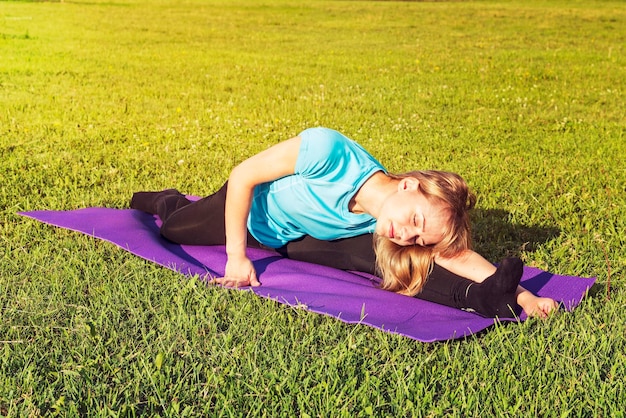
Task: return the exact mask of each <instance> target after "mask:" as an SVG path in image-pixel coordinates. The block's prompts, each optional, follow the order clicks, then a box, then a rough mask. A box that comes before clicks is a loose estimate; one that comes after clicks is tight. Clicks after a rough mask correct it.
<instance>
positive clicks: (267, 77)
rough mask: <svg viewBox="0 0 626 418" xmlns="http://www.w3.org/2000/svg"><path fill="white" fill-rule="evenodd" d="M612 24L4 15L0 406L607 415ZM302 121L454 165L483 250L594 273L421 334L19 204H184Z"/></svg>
mask: <svg viewBox="0 0 626 418" xmlns="http://www.w3.org/2000/svg"><path fill="white" fill-rule="evenodd" d="M624 28H626V7H625V6H624V3H623V2H618V1H615V2H612V1H564V0H563V1H545V2H543V1H511V2H509V1H506V2H505V1H485V2H449V3H447V2H443V3H439V2H436V3H428V2H427V3H421V2H391V1H386V2H369V1H317V0H312V1H307V2H300V1H296V0H293V1H287V0H264V1H252V0H249V1H244V0H235V1H230V0H222V1H220V0H206V1H202V0H186V1H180V2H178V1H177V2H174V1H171V2H168V1H159V0H146V1H135V0H128V1H106V2H100V1H89V2H88V1H84V2H83V1H80V0H77V1H65V2H6V1H1V2H0V176H1V179H2V181H1V182H0V242H1V244H0V305H1V306H2V316H1V319H0V351H1V355H0V414H2V415H7V416H16V417H17V416H39V415H58V416H79V415H80V416H138V415H147V416H206V415H209V416H240V415H249V416H259V415H260V416H264V415H265V416H279V415H282V416H301V417H307V416H311V417H315V416H323V417H325V416H345V417H352V416H441V415H449V416H463V417H465V416H515V417H517V416H544V417H551V416H594V417H596V416H597V417H609V416H624V412H623V411H624V410H626V402H625V401H624V399H626V393H625V390H624V385H625V384H624V380H625V377H626V366H625V365H626V355H625V354H624V353H625V352H626V344H625V341H626V328H625V327H624V323H625V321H626V313H625V311H624V306H625V305H626V292H625V284H626V283H625V278H624V271H625V269H626V242H625V240H626V238H625V237H626V234H625V232H624V231H626V197H625V196H626V189H625V187H626V171H625V167H626V164H625V163H626V158H625V157H624V156H625V155H626V138H625V135H624V133H625V119H624V115H625V113H626V112H625V110H626V109H625V106H624V93H625V91H626V74H625V73H626V72H625V66H626V59H625V57H624V52H625V51H624V45H626V42H625V41H626V31H625V29H624ZM314 125H325V126H329V127H334V128H337V129H339V130H342V131H343V132H345V133H346V134H348V135H350V136H352V137H354V138H355V139H358V140H359V141H360V142H361V143H362V144H363V145H364V146H366V147H367V148H368V149H369V150H371V151H372V152H373V153H374V155H376V156H377V157H379V159H380V160H381V161H382V162H383V163H384V164H385V165H386V166H387V167H388V168H389V169H390V170H391V171H397V172H401V171H408V170H411V169H414V168H440V169H447V170H452V171H457V172H459V173H461V174H462V175H463V176H465V177H466V178H467V179H468V181H469V182H470V184H471V186H472V187H473V188H474V190H475V191H476V193H477V194H478V195H479V204H478V208H477V210H476V212H475V214H474V233H475V238H476V239H475V241H476V247H477V250H479V251H480V252H481V253H483V254H484V255H485V256H486V257H487V258H489V259H490V260H492V261H497V260H498V259H500V258H502V257H504V256H507V255H511V254H513V255H519V256H521V257H522V258H523V259H524V261H525V262H526V263H527V264H530V265H534V266H537V267H540V268H544V269H549V270H551V271H554V272H557V273H560V274H571V275H580V276H594V277H597V278H598V281H597V284H596V285H595V286H594V287H593V288H592V290H591V291H590V295H589V297H587V298H586V299H585V300H584V301H583V302H582V304H581V306H580V307H579V308H577V309H576V310H575V311H574V312H572V313H571V314H558V315H556V316H554V317H551V318H549V319H548V320H545V321H540V320H531V321H527V322H526V323H523V324H520V325H506V326H497V327H495V328H494V329H492V330H491V331H489V332H487V333H483V334H481V335H478V336H475V337H472V338H468V339H467V340H464V341H451V342H445V343H434V344H422V343H418V342H415V341H412V340H409V339H406V338H403V337H400V336H396V335H391V334H385V333H383V332H380V331H377V330H374V329H371V328H368V327H364V326H352V325H346V324H343V323H340V322H338V321H336V320H333V319H331V318H327V317H323V316H320V315H315V314H311V313H308V312H306V311H303V310H298V309H294V308H290V307H286V306H283V305H278V304H276V303H274V302H271V301H267V300H263V299H259V298H256V297H254V296H252V295H249V294H247V293H245V292H234V291H227V290H224V289H217V288H211V287H206V286H204V285H203V284H202V283H201V282H199V281H196V280H184V279H183V278H181V277H180V276H179V275H177V274H175V273H173V272H170V271H168V270H165V269H162V268H159V267H157V266H155V265H152V264H150V263H147V262H145V261H143V260H140V259H138V258H136V257H133V256H132V255H130V254H127V253H125V252H123V251H121V250H118V249H117V248H114V247H113V246H112V245H110V244H107V243H104V242H97V241H94V240H92V239H90V238H88V237H85V236H82V235H80V234H76V233H71V232H67V231H63V230H58V229H55V228H51V227H48V226H45V225H41V224H38V223H35V222H33V221H30V220H28V219H24V218H21V217H19V216H17V215H16V212H17V211H20V210H35V209H74V208H81V207H85V206H94V205H102V206H109V207H127V206H128V201H129V198H130V196H131V194H132V192H133V191H136V190H140V189H160V188H166V187H177V188H179V189H181V190H183V191H185V192H189V193H195V194H206V193H209V192H212V191H214V190H216V189H217V187H218V186H220V185H221V183H222V182H223V181H224V180H225V179H226V177H227V176H228V173H229V171H230V169H232V167H233V166H234V165H235V164H236V163H237V162H239V161H241V160H242V159H244V158H245V157H247V156H250V155H252V154H254V153H255V152H257V151H259V150H262V149H264V148H266V147H267V146H269V145H271V144H274V143H277V142H279V141H281V140H283V139H286V138H288V137H290V136H292V135H294V134H296V133H298V132H299V131H300V130H301V129H303V128H305V127H309V126H314Z"/></svg>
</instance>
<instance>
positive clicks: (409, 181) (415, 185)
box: [398, 177, 420, 191]
mask: <svg viewBox="0 0 626 418" xmlns="http://www.w3.org/2000/svg"><path fill="white" fill-rule="evenodd" d="M419 186H420V182H419V180H418V179H416V178H415V177H405V178H403V179H401V180H400V183H398V190H399V191H416V190H417V189H419Z"/></svg>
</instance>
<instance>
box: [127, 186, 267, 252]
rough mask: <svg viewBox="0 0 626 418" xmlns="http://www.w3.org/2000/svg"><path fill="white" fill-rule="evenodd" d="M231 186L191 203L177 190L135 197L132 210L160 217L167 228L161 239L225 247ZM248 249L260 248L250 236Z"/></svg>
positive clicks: (223, 187)
mask: <svg viewBox="0 0 626 418" xmlns="http://www.w3.org/2000/svg"><path fill="white" fill-rule="evenodd" d="M227 188H228V183H226V184H224V186H222V188H221V189H220V190H218V191H217V192H216V193H214V194H212V195H210V196H207V197H205V198H202V199H200V200H197V201H190V200H189V199H187V198H186V197H185V196H184V195H182V194H181V193H179V192H178V191H176V190H172V189H169V190H164V191H162V192H138V193H135V194H134V195H133V198H132V200H131V208H133V209H139V210H142V211H144V212H148V213H152V214H155V215H158V216H159V218H161V221H162V222H163V224H162V225H161V230H160V232H161V235H162V236H164V237H165V238H167V239H168V240H170V241H172V242H175V243H177V244H187V245H224V244H226V230H225V226H224V210H225V206H226V191H227ZM248 246H249V247H257V248H258V247H260V244H259V243H258V241H257V240H256V239H254V238H253V237H252V236H251V235H250V234H248Z"/></svg>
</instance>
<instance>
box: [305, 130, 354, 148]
mask: <svg viewBox="0 0 626 418" xmlns="http://www.w3.org/2000/svg"><path fill="white" fill-rule="evenodd" d="M299 136H300V138H302V141H303V142H307V143H309V142H310V143H311V144H312V145H314V146H315V147H316V148H319V147H331V148H341V147H344V146H346V144H347V143H349V142H352V140H351V139H349V138H348V137H347V136H345V135H344V134H342V133H340V132H338V131H335V130H334V129H329V128H322V127H317V128H309V129H306V130H304V131H302V132H301V133H300V135H299Z"/></svg>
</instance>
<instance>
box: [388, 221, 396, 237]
mask: <svg viewBox="0 0 626 418" xmlns="http://www.w3.org/2000/svg"><path fill="white" fill-rule="evenodd" d="M394 237H395V235H394V230H393V223H389V238H391V239H393V238H394Z"/></svg>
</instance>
